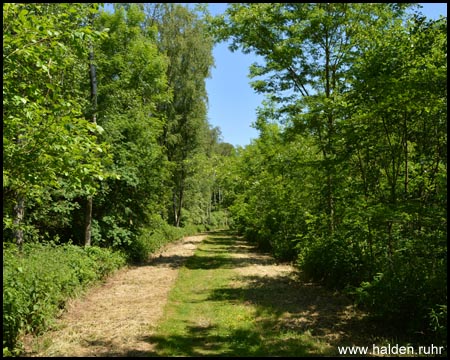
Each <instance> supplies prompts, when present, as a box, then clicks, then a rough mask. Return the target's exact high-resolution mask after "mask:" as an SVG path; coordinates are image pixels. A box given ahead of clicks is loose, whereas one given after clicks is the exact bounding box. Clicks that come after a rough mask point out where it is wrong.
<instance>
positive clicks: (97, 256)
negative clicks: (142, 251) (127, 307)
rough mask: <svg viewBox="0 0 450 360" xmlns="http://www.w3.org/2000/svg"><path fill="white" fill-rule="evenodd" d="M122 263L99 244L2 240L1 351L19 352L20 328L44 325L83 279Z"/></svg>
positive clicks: (98, 275)
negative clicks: (19, 247) (19, 244)
mask: <svg viewBox="0 0 450 360" xmlns="http://www.w3.org/2000/svg"><path fill="white" fill-rule="evenodd" d="M124 264H125V258H124V257H123V255H120V254H119V253H116V252H112V251H111V250H109V249H101V248H98V247H89V248H81V247H78V246H74V245H53V244H25V245H24V246H23V250H22V252H19V251H18V250H17V248H16V246H15V245H12V244H6V245H5V244H4V245H3V354H4V355H15V354H18V353H19V352H20V344H19V343H18V339H19V337H20V335H21V334H24V333H40V332H42V331H43V330H45V329H47V328H48V326H49V325H50V324H51V322H52V320H53V319H54V318H55V316H56V315H57V314H58V312H59V311H60V309H62V308H64V306H65V302H66V301H67V299H68V298H69V297H71V296H74V295H75V294H77V293H79V292H80V291H81V290H82V289H83V288H84V287H86V285H88V284H90V283H92V282H94V281H96V280H99V279H101V278H103V277H104V276H106V275H108V274H109V273H111V272H112V271H114V270H115V269H118V268H119V267H121V266H123V265H124Z"/></svg>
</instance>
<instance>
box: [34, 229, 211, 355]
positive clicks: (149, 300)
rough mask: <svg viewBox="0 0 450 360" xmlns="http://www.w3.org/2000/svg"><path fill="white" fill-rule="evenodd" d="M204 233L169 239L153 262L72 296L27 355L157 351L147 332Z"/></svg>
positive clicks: (135, 353)
mask: <svg viewBox="0 0 450 360" xmlns="http://www.w3.org/2000/svg"><path fill="white" fill-rule="evenodd" d="M204 238H205V236H204V235H201V236H193V237H187V238H184V239H182V240H180V241H177V242H174V243H171V244H168V245H167V246H166V247H165V248H164V249H163V250H162V252H160V253H158V254H157V255H155V256H154V257H153V258H152V259H149V262H148V263H147V264H144V265H141V266H136V267H129V268H125V269H122V270H120V271H118V272H116V273H115V274H114V275H113V276H111V277H110V278H108V279H107V280H106V282H105V283H104V284H102V285H101V286H97V287H95V288H93V289H91V290H90V291H89V292H88V293H87V294H86V295H84V296H82V297H80V298H78V299H75V300H72V301H70V303H69V304H68V308H67V311H66V312H65V313H64V314H63V315H62V317H61V318H60V319H59V321H58V323H57V326H56V328H55V329H54V330H51V331H49V332H47V333H46V334H44V335H43V336H41V337H37V338H30V337H28V338H26V339H25V346H26V350H27V353H26V354H25V355H26V356H74V357H78V356H139V355H140V354H145V353H148V352H149V351H152V344H150V343H149V342H147V341H145V339H144V338H143V334H148V333H149V332H151V329H152V328H154V326H155V325H156V323H157V322H158V320H159V318H160V317H161V316H162V314H163V309H164V305H165V303H166V301H167V296H168V293H169V291H170V289H171V288H172V286H173V284H174V282H175V279H176V277H177V273H178V268H179V267H180V266H181V265H182V264H183V263H184V261H185V260H186V259H187V258H188V257H189V256H192V254H193V252H194V250H195V248H196V245H197V244H198V243H199V242H201V241H202V240H203V239H204Z"/></svg>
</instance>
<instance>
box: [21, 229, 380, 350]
mask: <svg viewBox="0 0 450 360" xmlns="http://www.w3.org/2000/svg"><path fill="white" fill-rule="evenodd" d="M205 238H206V236H204V235H202V236H193V237H188V238H185V239H183V240H180V241H178V242H175V243H171V244H168V245H167V246H166V247H165V248H164V249H163V250H162V251H161V253H158V254H156V255H155V256H154V257H153V258H152V259H150V260H149V261H148V263H146V264H144V265H141V266H137V267H130V268H125V269H122V270H120V271H118V272H117V273H115V274H114V275H113V276H111V277H110V278H108V279H107V281H106V282H105V283H104V284H103V285H101V286H97V287H96V288H93V289H91V290H90V291H89V292H88V293H87V294H86V295H85V296H83V297H81V298H78V299H76V300H73V301H71V302H70V304H69V306H68V309H67V311H66V312H65V313H64V314H63V316H62V317H61V318H60V319H59V321H58V326H57V327H56V328H55V329H53V330H51V331H49V332H47V333H46V334H44V335H42V336H40V337H37V338H34V339H33V338H27V339H25V344H26V349H27V353H26V354H25V355H26V356H47V357H48V356H74V357H82V356H124V357H128V356H158V355H159V354H160V351H161V350H162V348H161V344H162V343H164V342H165V341H167V337H166V336H163V337H161V336H159V335H158V334H156V330H157V326H158V325H159V323H161V321H160V320H162V319H163V315H164V318H167V317H168V316H169V317H170V312H169V313H167V309H166V313H164V309H165V305H166V303H167V299H168V297H169V292H170V291H171V289H172V288H173V287H174V285H175V281H176V279H177V276H178V270H179V268H180V267H181V266H183V264H185V261H186V260H187V259H188V258H190V257H192V256H193V254H194V250H195V249H196V248H197V245H198V244H199V243H200V242H202V241H203V240H205ZM205 243H211V244H214V251H212V250H209V251H210V252H209V253H206V252H203V253H202V252H201V253H200V254H199V255H197V258H196V263H195V264H196V266H200V267H199V268H201V269H203V270H205V271H206V272H205V275H204V276H208V274H213V273H214V271H212V269H223V271H229V272H230V273H229V274H230V275H227V278H229V279H230V280H228V282H227V284H225V285H224V286H221V287H220V288H217V289H209V290H208V289H206V288H205V289H203V290H202V291H208V296H207V300H208V301H210V302H211V303H216V304H218V306H219V307H218V308H220V306H222V305H220V304H219V303H220V302H221V301H222V302H223V304H225V303H229V302H230V301H231V303H233V304H236V305H235V306H240V307H242V311H243V312H242V313H243V314H244V315H245V314H247V313H249V314H250V313H251V314H252V315H251V317H250V318H249V319H243V320H242V321H244V320H245V321H248V322H249V327H250V328H251V329H252V330H251V331H250V330H249V331H248V332H247V333H245V334H236V335H237V336H241V337H242V336H243V335H245V338H244V339H243V340H245V341H247V342H248V344H250V345H255V346H256V347H255V352H254V353H255V354H260V353H261V351H262V352H264V351H266V350H267V349H278V350H279V351H280V354H288V355H287V356H292V354H293V353H295V352H297V351H302V352H305V353H306V354H308V355H313V356H314V355H322V356H323V355H325V356H334V355H337V346H342V345H358V346H363V345H370V346H371V344H373V343H375V344H376V343H377V341H376V339H375V338H374V337H373V333H374V332H373V329H372V328H371V326H370V325H369V323H368V322H367V321H366V320H365V316H364V314H363V313H362V312H360V311H358V310H356V309H355V308H354V307H353V306H352V304H351V303H350V301H349V300H348V299H346V298H345V297H343V296H341V295H338V294H336V293H333V292H330V291H328V290H326V289H324V288H322V287H320V286H318V285H316V284H313V283H307V282H304V281H301V279H300V278H299V274H298V272H297V270H296V269H295V268H293V267H292V266H291V265H289V264H278V263H276V262H275V260H274V259H273V258H272V257H271V256H269V255H266V254H262V253H260V252H257V251H255V249H254V248H253V247H252V246H250V245H248V244H247V243H246V242H244V241H242V240H240V239H236V238H234V240H233V241H231V242H230V240H229V238H224V239H223V243H220V238H217V237H216V238H215V239H214V237H213V238H211V239H208V240H206V241H205ZM207 251H208V250H207ZM221 252H223V253H226V254H227V258H229V259H230V260H227V261H222V262H221V261H220V257H218V258H217V259H216V258H215V257H214V256H215V255H214V253H216V254H220V253H221ZM206 254H208V256H206ZM190 263H192V261H190ZM192 264H193V263H192ZM192 264H190V266H189V270H193V269H194V270H195V269H196V267H195V266H194V267H192ZM208 269H211V271H209V270H208ZM208 271H209V272H208ZM211 276H212V275H211ZM188 280H189V279H188ZM189 281H194V282H193V284H195V283H197V285H196V286H203V285H204V286H206V281H205V283H204V284H203V285H202V284H198V281H196V279H190V280H189ZM196 294H197V293H196ZM198 294H200V292H198ZM195 296H200V295H195ZM192 304H195V302H192ZM192 304H189V306H191V305H192ZM175 305H176V304H175ZM200 305H201V306H206V305H205V304H203V302H202V303H201V304H200ZM180 306H181V305H180ZM223 308H224V309H226V307H223ZM206 310H207V309H206ZM206 310H205V311H204V312H203V313H202V315H203V316H197V317H196V318H195V324H194V325H193V326H192V329H191V330H192V334H191V333H188V334H186V336H184V337H183V339H181V340H182V342H181V344H185V346H186V348H187V349H189V348H190V349H191V351H194V350H193V348H192V343H193V341H197V340H198V343H197V345H198V346H199V349H203V350H204V351H203V350H196V351H197V352H198V354H203V355H205V354H215V355H221V354H222V355H223V352H222V353H221V349H227V351H228V353H230V354H232V353H233V351H235V352H236V351H237V352H239V351H241V348H239V347H237V348H236V349H234V350H233V349H232V348H230V342H229V341H230V340H233V339H230V338H228V337H223V339H222V338H220V337H218V336H217V334H216V335H214V331H217V328H216V329H215V328H214V326H213V324H212V322H211V321H212V320H211V319H213V318H214V316H219V315H220V314H215V315H211V314H209V315H208V313H207V311H206ZM208 311H209V310H208ZM211 311H212V310H211ZM236 311H237V310H236ZM229 312H230V311H229ZM229 315H230V314H227V313H224V314H223V316H224V317H226V316H229ZM220 316H222V315H220ZM166 320H167V319H166ZM216 320H217V319H216ZM216 320H215V321H216ZM231 320H233V321H238V323H239V321H240V320H239V319H230V321H231ZM192 321H194V320H192ZM240 324H241V325H242V323H240ZM250 328H249V329H250ZM160 337H161V339H159V338H160ZM157 339H159V340H157ZM181 340H179V341H181ZM158 341H159V343H158ZM244 343H245V342H244ZM197 345H196V346H197ZM236 346H237V345H236ZM212 349H216V350H214V351H216V352H217V353H214V351H213V350H212ZM245 351H247V353H248V354H251V351H253V350H248V349H247V350H245ZM197 352H193V353H195V354H197ZM188 353H189V352H188ZM233 354H234V353H233ZM274 355H277V354H274ZM294 356H295V355H294Z"/></svg>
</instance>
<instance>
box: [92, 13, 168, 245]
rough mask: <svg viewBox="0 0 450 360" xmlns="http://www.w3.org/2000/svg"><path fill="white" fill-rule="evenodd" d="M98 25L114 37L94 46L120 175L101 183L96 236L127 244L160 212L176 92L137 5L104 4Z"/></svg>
mask: <svg viewBox="0 0 450 360" xmlns="http://www.w3.org/2000/svg"><path fill="white" fill-rule="evenodd" d="M95 26H96V27H97V28H98V29H100V30H102V31H103V30H104V31H106V29H108V34H109V36H108V37H107V38H105V39H103V41H101V42H99V43H98V44H97V46H96V48H95V52H96V61H95V64H96V69H97V78H98V106H97V121H98V123H99V124H100V125H101V126H102V127H103V128H104V130H105V131H104V133H103V134H102V137H101V138H102V140H103V141H105V142H107V143H109V144H110V145H111V152H112V155H113V162H112V163H111V165H110V168H109V171H111V172H113V173H115V174H117V178H110V179H108V180H107V181H103V182H102V183H101V189H100V193H99V196H97V204H98V206H96V208H95V209H94V210H93V214H94V215H95V218H96V220H95V221H94V223H93V227H94V230H95V238H94V239H93V240H95V242H96V243H101V244H104V245H109V246H121V247H123V246H125V247H126V246H129V245H131V244H132V242H133V241H134V239H135V237H136V236H137V235H138V233H139V231H140V229H141V228H142V227H143V226H145V225H146V224H147V222H148V220H149V217H151V216H152V215H156V214H162V213H163V209H164V206H165V198H166V195H165V189H164V187H163V186H162V184H163V183H164V182H165V181H166V177H167V176H168V172H167V169H166V168H167V163H166V161H165V159H164V154H163V150H162V148H161V146H160V144H159V143H158V139H159V137H160V136H161V134H162V126H163V114H161V113H160V112H159V111H158V107H161V106H163V104H164V103H166V102H168V101H169V100H170V98H171V95H170V92H169V89H168V84H167V79H166V69H167V59H166V57H165V56H164V55H163V54H161V53H160V52H159V51H158V48H157V29H156V28H155V26H150V25H146V24H145V13H144V10H143V7H142V6H141V5H139V4H116V5H115V6H114V13H112V14H110V13H108V12H104V11H102V12H101V13H100V14H99V16H98V18H97V19H96V21H95Z"/></svg>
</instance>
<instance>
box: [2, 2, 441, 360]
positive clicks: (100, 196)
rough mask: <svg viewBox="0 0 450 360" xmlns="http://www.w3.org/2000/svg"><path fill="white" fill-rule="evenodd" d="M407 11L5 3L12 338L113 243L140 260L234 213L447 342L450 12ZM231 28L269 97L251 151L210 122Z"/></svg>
mask: <svg viewBox="0 0 450 360" xmlns="http://www.w3.org/2000/svg"><path fill="white" fill-rule="evenodd" d="M410 8H414V7H412V5H411V4H383V3H372V4H365V3H354V4H348V3H270V4H266V3H248V4H247V3H246V4H238V3H236V4H230V5H229V6H228V8H227V11H226V12H225V14H223V16H217V17H215V18H212V17H211V16H210V15H209V14H208V13H207V11H206V7H205V6H204V5H199V6H197V7H194V8H193V9H191V8H189V7H188V6H183V5H181V4H162V3H161V4H114V8H113V11H112V12H111V11H104V10H102V7H101V6H100V5H99V4H92V3H86V4H83V3H74V4H72V3H57V4H51V3H45V4H36V3H34V4H27V3H23V4H19V3H6V4H3V144H4V147H3V214H4V215H3V239H4V240H3V241H4V243H6V244H7V246H4V250H3V252H4V258H5V261H4V264H3V269H4V270H3V275H4V282H3V286H4V295H3V300H4V309H3V310H4V333H5V335H4V338H3V340H4V349H6V353H7V354H10V353H11V352H14V351H15V350H14V346H15V342H16V341H17V336H18V335H19V334H20V333H21V332H23V331H38V330H39V329H41V328H43V326H44V324H45V322H47V321H48V319H49V316H50V313H54V312H55V311H56V310H57V308H58V307H59V306H61V303H62V302H63V300H62V299H63V297H64V296H69V295H71V294H72V293H73V291H74V290H72V287H71V285H70V286H69V285H68V284H78V283H84V282H86V280H87V281H90V280H93V279H96V278H100V277H101V276H102V275H104V274H106V273H107V272H108V271H110V270H111V269H113V268H115V267H116V266H118V265H119V264H120V263H121V260H119V259H121V256H120V255H117V254H116V253H113V252H111V250H117V251H120V253H125V254H126V256H127V258H128V260H133V261H143V260H145V259H146V257H147V255H148V252H149V251H152V250H154V249H155V248H156V247H157V246H159V245H161V244H163V243H165V242H166V241H169V240H172V239H175V238H178V237H180V236H183V234H188V233H189V234H190V233H194V232H196V231H199V230H203V229H210V228H213V227H227V226H229V225H230V224H232V225H233V226H234V227H235V228H236V229H237V230H239V231H240V232H241V233H242V234H244V235H245V236H246V237H247V238H248V239H250V240H253V241H256V242H258V243H259V244H260V245H261V246H262V247H264V248H266V249H268V250H271V251H272V252H273V253H274V254H275V256H277V257H278V258H280V259H285V260H291V261H294V262H295V263H296V264H297V265H298V266H299V267H300V268H301V269H302V270H303V272H304V274H305V275H307V276H309V277H310V278H311V279H313V280H316V281H321V282H323V283H325V284H327V285H329V286H331V287H335V288H338V289H344V290H345V291H346V292H348V293H349V294H351V295H352V296H354V299H355V300H356V301H357V302H358V303H360V304H361V306H363V307H365V308H366V309H368V310H369V311H370V313H371V314H372V315H373V316H374V317H378V318H379V319H383V321H385V322H388V323H392V324H399V326H398V329H397V334H400V335H407V336H408V338H409V339H413V340H417V338H415V339H414V336H415V335H418V334H419V335H420V336H423V335H426V336H428V338H427V339H431V341H432V342H433V344H435V345H436V344H438V343H439V344H443V343H445V341H446V340H445V339H446V331H447V330H446V329H447V323H446V321H447V295H446V294H447V241H446V237H447V228H446V226H447V211H446V209H447V60H446V59H447V21H446V18H441V19H439V20H437V21H430V20H427V19H426V18H424V17H423V16H422V15H421V14H420V12H411V11H410V12H408V11H407V10H409V9H410ZM226 39H228V40H231V49H232V50H237V49H239V48H240V49H242V51H244V52H247V53H249V52H253V53H255V54H257V55H259V56H260V58H261V59H263V63H262V64H254V65H253V66H252V67H251V68H250V76H251V77H252V79H253V81H252V86H253V87H254V89H255V91H257V92H260V93H264V94H266V95H267V98H266V101H265V102H264V103H263V104H262V106H261V108H260V109H258V113H257V121H256V123H255V127H256V128H257V129H258V130H259V131H260V136H259V138H258V139H256V140H255V141H253V142H252V143H251V144H250V145H249V146H247V147H245V148H238V149H234V148H233V146H232V145H230V144H227V143H223V142H222V141H221V138H220V129H218V128H212V127H211V126H210V124H209V123H208V121H207V117H206V114H207V100H208V97H207V93H206V88H205V79H206V78H207V77H208V76H209V75H210V69H211V67H212V66H213V63H214V61H213V57H212V49H213V45H214V41H221V40H226ZM229 214H231V215H232V217H231V218H229ZM87 234H89V237H88V236H87ZM48 241H56V242H58V243H60V244H62V245H60V246H59V247H54V246H44V245H41V244H43V243H47V242H48ZM14 243H15V244H17V245H18V246H17V249H13V248H12V247H11V244H14ZM68 244H76V245H88V246H86V249H83V248H81V247H79V248H77V247H76V246H74V245H68ZM91 244H92V245H93V247H92V248H89V245H91ZM13 247H14V246H13ZM100 248H108V250H103V249H100ZM52 254H54V255H52ZM55 254H57V255H55ZM62 254H67V255H70V257H68V258H66V257H65V255H62ZM52 256H53V259H52V260H48V261H47V263H48V264H50V265H49V268H48V270H49V271H50V272H49V273H48V275H47V273H45V274H44V273H42V274H44V275H42V274H41V273H40V272H41V271H42V270H41V269H42V267H43V265H42V264H43V263H44V262H39V261H38V260H37V259H38V258H39V257H40V258H42V260H43V261H45V259H47V258H48V259H50V258H51V257H52ZM55 259H58V263H56V262H55V261H54V260H55ZM93 259H95V261H94V260H93ZM59 260H60V261H59ZM97 260H98V261H97ZM93 262H95V264H94V263H93ZM85 266H87V267H85ZM98 266H100V267H103V266H106V268H99V267H98ZM66 268H67V270H66ZM69 269H71V270H69ZM105 269H107V271H106V270H105ZM38 275H39V276H38ZM41 275H42V277H41ZM41 279H42V282H41ZM47 287H48V288H49V289H50V288H51V289H52V291H50V292H49V294H48V295H45V294H44V293H43V291H42V289H44V288H47ZM6 290H7V291H6ZM53 290H54V292H53ZM5 306H6V308H5ZM5 324H7V326H6V328H5Z"/></svg>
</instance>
